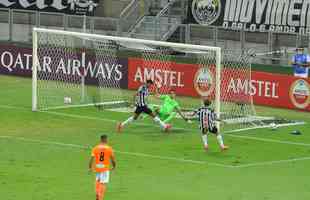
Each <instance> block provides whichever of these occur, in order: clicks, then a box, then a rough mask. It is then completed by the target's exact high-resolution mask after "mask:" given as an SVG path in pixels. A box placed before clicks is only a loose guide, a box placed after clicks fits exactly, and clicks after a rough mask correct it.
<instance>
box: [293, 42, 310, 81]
mask: <svg viewBox="0 0 310 200" xmlns="http://www.w3.org/2000/svg"><path fill="white" fill-rule="evenodd" d="M291 64H292V66H293V67H294V76H296V77H300V78H308V74H309V67H310V56H309V55H308V54H307V53H306V52H305V48H304V47H298V48H297V49H296V54H295V55H294V56H293V57H292V60H291Z"/></svg>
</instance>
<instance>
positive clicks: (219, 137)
mask: <svg viewBox="0 0 310 200" xmlns="http://www.w3.org/2000/svg"><path fill="white" fill-rule="evenodd" d="M216 139H217V141H218V143H219V145H220V146H221V147H223V146H224V141H223V137H222V135H221V134H218V135H217V136H216Z"/></svg>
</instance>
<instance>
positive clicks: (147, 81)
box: [146, 79, 154, 85]
mask: <svg viewBox="0 0 310 200" xmlns="http://www.w3.org/2000/svg"><path fill="white" fill-rule="evenodd" d="M146 83H147V84H152V85H153V84H154V82H153V81H152V80H151V79H148V80H146Z"/></svg>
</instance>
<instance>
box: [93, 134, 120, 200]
mask: <svg viewBox="0 0 310 200" xmlns="http://www.w3.org/2000/svg"><path fill="white" fill-rule="evenodd" d="M111 163H112V168H111V167H110V164H111ZM115 166H116V161H115V156H114V153H113V149H112V147H110V146H108V136H107V135H102V136H101V137H100V143H99V144H98V145H97V146H95V147H94V148H93V150H92V153H91V158H90V161H89V165H88V167H89V171H90V172H91V171H94V172H95V173H96V200H103V199H104V194H105V191H106V184H107V183H108V182H109V178H110V170H113V169H114V168H115Z"/></svg>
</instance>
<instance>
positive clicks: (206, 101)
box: [203, 99, 211, 106]
mask: <svg viewBox="0 0 310 200" xmlns="http://www.w3.org/2000/svg"><path fill="white" fill-rule="evenodd" d="M203 105H204V106H210V105H211V101H210V100H209V99H204V100H203Z"/></svg>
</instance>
